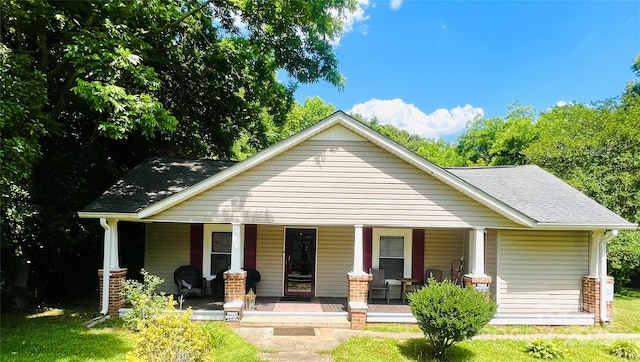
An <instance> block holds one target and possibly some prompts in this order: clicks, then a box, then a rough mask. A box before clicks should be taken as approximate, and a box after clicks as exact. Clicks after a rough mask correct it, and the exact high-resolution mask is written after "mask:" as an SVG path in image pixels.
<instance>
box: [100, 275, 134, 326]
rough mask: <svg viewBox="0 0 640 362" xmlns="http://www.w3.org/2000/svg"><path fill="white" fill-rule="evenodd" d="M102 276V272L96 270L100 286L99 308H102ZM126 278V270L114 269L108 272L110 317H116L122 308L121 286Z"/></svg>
mask: <svg viewBox="0 0 640 362" xmlns="http://www.w3.org/2000/svg"><path fill="white" fill-rule="evenodd" d="M102 275H103V270H102V269H99V270H98V283H99V285H100V294H99V295H100V304H99V305H100V307H102ZM126 277H127V269H115V270H111V271H110V272H109V310H108V314H109V315H110V316H118V312H119V310H120V308H122V307H124V296H123V295H122V284H123V283H124V281H125V279H126Z"/></svg>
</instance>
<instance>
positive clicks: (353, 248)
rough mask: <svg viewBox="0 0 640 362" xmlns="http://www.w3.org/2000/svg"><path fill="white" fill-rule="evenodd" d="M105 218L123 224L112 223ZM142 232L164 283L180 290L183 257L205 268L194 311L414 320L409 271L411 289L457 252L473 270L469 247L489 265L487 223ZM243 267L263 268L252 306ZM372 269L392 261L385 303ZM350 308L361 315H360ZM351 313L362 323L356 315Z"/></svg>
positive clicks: (190, 302)
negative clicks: (220, 289)
mask: <svg viewBox="0 0 640 362" xmlns="http://www.w3.org/2000/svg"><path fill="white" fill-rule="evenodd" d="M103 225H107V226H108V227H110V229H111V228H114V229H115V228H117V223H116V222H106V223H104V224H103ZM145 234H146V247H145V249H146V251H145V269H146V271H147V272H149V273H151V274H154V275H158V276H160V277H162V278H163V279H164V280H165V282H164V284H163V285H162V286H161V290H160V291H163V292H165V293H168V294H175V293H176V288H177V287H176V285H175V283H173V281H174V277H173V271H174V270H175V269H176V268H177V267H178V266H180V265H184V264H190V265H192V266H195V267H196V268H197V269H200V267H202V268H201V270H203V277H205V278H206V279H208V281H207V283H206V285H205V295H204V296H203V297H202V298H194V299H187V300H185V301H184V305H183V309H185V308H187V307H189V306H190V307H191V308H192V310H193V311H194V319H225V320H227V321H230V322H233V323H241V322H242V320H243V319H244V318H245V317H251V316H254V315H260V314H265V313H266V314H269V315H271V316H277V315H278V314H281V315H282V316H284V315H296V314H300V313H302V314H303V315H314V314H319V313H333V314H334V315H332V317H342V318H343V319H345V320H350V321H351V322H352V328H362V327H363V326H364V325H365V324H366V323H370V322H398V323H406V322H409V323H414V322H415V319H414V318H413V316H412V315H411V312H410V310H409V307H408V305H407V301H406V300H403V299H406V298H403V297H405V296H406V294H404V293H403V290H402V284H401V281H400V279H409V280H411V281H409V282H408V283H406V284H405V287H406V289H407V291H411V290H413V288H414V286H420V285H423V284H424V281H425V271H427V270H430V271H431V270H435V271H439V272H440V275H437V276H435V277H436V278H441V279H449V278H452V279H453V278H454V277H458V278H461V277H462V276H463V275H464V274H465V273H466V272H467V268H463V269H462V268H461V269H460V270H457V269H456V270H455V271H454V273H456V275H455V276H454V275H452V270H451V267H452V262H455V263H456V264H455V265H456V268H459V267H460V261H461V260H465V261H467V260H471V268H470V269H469V270H470V271H472V272H473V270H474V269H473V268H474V264H473V260H474V258H470V257H469V256H470V255H473V256H475V257H476V258H477V259H478V260H480V261H479V262H476V264H475V266H476V267H477V268H478V270H483V271H484V259H485V258H484V250H485V245H484V243H485V231H484V229H482V228H478V229H463V228H457V229H452V228H450V229H444V228H443V229H436V228H399V227H396V228H388V227H365V226H363V225H355V226H352V227H348V226H333V225H325V226H313V227H307V226H300V227H290V226H285V225H243V224H204V225H202V224H200V225H183V224H176V223H151V224H147V225H146V233H145ZM114 235H117V232H113V230H108V231H106V232H105V237H107V238H109V237H111V238H112V237H114ZM117 242H118V241H117V240H115V242H114V240H111V241H110V242H109V244H110V245H109V247H107V248H106V250H108V251H109V250H111V251H113V252H114V253H117V247H116V248H114V244H116V243H117ZM476 250H479V252H476ZM179 254H186V255H185V256H187V257H188V259H187V260H188V261H187V260H184V259H183V261H177V262H176V261H175V256H176V255H179ZM110 259H111V260H117V257H111V258H110ZM220 265H228V266H229V267H225V268H224V269H223V270H227V269H228V270H227V271H226V272H224V274H222V273H220ZM463 265H464V264H463ZM247 269H256V270H258V271H259V272H260V274H261V281H260V282H259V283H258V284H257V288H256V289H255V291H254V292H255V294H256V295H257V299H256V304H255V308H253V309H252V310H249V308H248V307H247V304H246V302H245V294H246V289H245V283H246V272H245V270H247ZM371 269H386V277H385V280H384V282H385V283H387V284H389V287H388V291H387V293H388V295H389V299H390V301H389V303H387V300H386V296H385V293H384V291H380V290H373V291H371V294H372V295H371V297H372V298H373V299H372V301H371V302H369V294H370V291H369V288H368V286H369V282H370V280H371V274H369V273H368V271H369V270H371ZM216 271H218V272H216ZM112 275H113V272H112ZM479 275H482V276H483V278H485V279H482V280H489V282H487V283H486V285H485V287H486V288H488V287H489V285H490V278H489V277H488V276H487V275H486V274H484V273H481V274H479ZM427 277H428V276H427ZM214 278H221V279H224V282H223V285H224V297H222V295H214V288H212V285H213V283H212V280H214ZM487 278H488V279H487ZM223 298H224V301H223ZM287 298H289V299H288V300H287ZM291 298H293V299H298V300H293V301H292V300H291ZM305 299H307V300H305ZM119 312H120V313H122V312H126V309H122V310H120V311H119ZM354 314H355V315H357V316H358V317H357V318H355V319H354ZM323 316H324V317H326V316H327V315H326V314H323ZM354 320H355V321H356V322H359V323H355V324H354V323H353V322H354Z"/></svg>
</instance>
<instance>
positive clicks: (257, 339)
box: [234, 327, 640, 362]
mask: <svg viewBox="0 0 640 362" xmlns="http://www.w3.org/2000/svg"><path fill="white" fill-rule="evenodd" d="M234 330H235V332H236V333H237V334H238V335H240V336H241V337H242V338H244V339H245V340H247V341H248V342H250V343H252V344H253V345H255V346H257V347H258V348H259V349H260V350H262V351H268V352H262V353H260V354H259V357H260V358H262V359H264V360H267V361H296V362H301V361H305V362H306V361H310V362H325V361H333V359H332V358H331V356H329V355H328V354H323V353H320V352H323V351H329V350H331V349H334V348H335V347H337V346H338V345H339V344H341V343H343V342H346V341H347V340H349V339H350V338H352V337H356V336H372V337H386V338H398V339H412V338H424V336H423V334H422V333H410V332H401V333H400V332H397V333H396V332H375V331H354V330H350V329H333V328H315V336H291V335H283V336H278V335H274V333H273V330H274V328H271V327H269V328H266V327H265V328H258V327H240V328H235V329H234ZM535 338H545V339H551V338H563V339H640V334H621V333H601V334H504V335H489V334H483V335H479V336H476V337H474V339H480V340H490V339H518V340H524V339H535Z"/></svg>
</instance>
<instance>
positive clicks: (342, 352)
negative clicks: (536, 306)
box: [331, 288, 640, 362]
mask: <svg viewBox="0 0 640 362" xmlns="http://www.w3.org/2000/svg"><path fill="white" fill-rule="evenodd" d="M366 329H367V330H372V331H380V332H390V336H392V335H393V333H398V332H417V333H421V331H420V328H419V327H418V326H417V325H415V324H370V325H367V327H366ZM480 333H481V334H500V335H506V334H560V335H562V334H600V333H602V334H606V333H640V289H630V288H627V289H623V290H622V291H621V292H620V293H617V294H616V295H615V299H614V311H613V322H612V323H609V324H605V325H595V326H486V327H485V328H483V329H482V331H481V332H480ZM532 338H533V337H532ZM550 340H552V341H554V343H555V344H556V345H557V346H558V347H559V348H561V349H562V350H563V351H564V356H563V358H561V359H558V361H626V360H625V359H623V358H620V357H616V356H613V355H611V353H610V350H611V347H612V346H613V345H614V343H615V342H616V341H615V340H613V339H599V340H577V339H568V338H566V339H563V338H556V339H550ZM527 343H529V340H527V339H524V340H472V341H464V342H461V343H458V344H456V345H454V346H453V347H451V348H450V349H449V350H448V352H447V355H446V357H447V360H448V361H480V362H482V361H487V362H489V361H490V362H500V361H539V360H538V359H536V358H534V357H532V356H531V355H529V354H527V352H526V345H527ZM632 343H635V344H636V345H638V344H640V340H637V339H636V340H635V341H632ZM431 355H432V354H431V349H430V346H429V343H428V342H427V340H426V339H425V338H415V339H409V340H399V339H397V338H374V337H356V338H352V339H350V340H349V341H347V342H345V343H343V344H341V345H340V346H338V347H337V348H335V349H334V350H332V351H331V356H332V357H333V359H334V360H335V361H349V362H357V361H431V359H430V357H429V356H431Z"/></svg>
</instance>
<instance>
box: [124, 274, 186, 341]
mask: <svg viewBox="0 0 640 362" xmlns="http://www.w3.org/2000/svg"><path fill="white" fill-rule="evenodd" d="M142 274H143V275H144V283H140V282H138V281H135V280H126V281H125V282H124V284H123V285H122V294H123V296H124V297H125V302H126V303H129V304H131V310H130V311H129V312H128V313H127V314H125V315H124V316H123V317H122V319H123V320H124V321H125V324H126V325H128V326H129V328H131V329H133V330H144V329H145V328H147V327H149V326H150V325H151V324H155V323H156V322H155V320H156V317H157V316H158V315H160V314H161V313H162V312H163V311H164V310H166V309H167V308H170V309H174V305H175V301H174V300H173V297H171V296H166V295H164V293H161V294H156V288H157V287H158V286H159V285H160V284H162V282H163V281H164V280H163V279H162V278H160V277H158V276H156V275H151V274H149V273H146V272H143V273H142Z"/></svg>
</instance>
